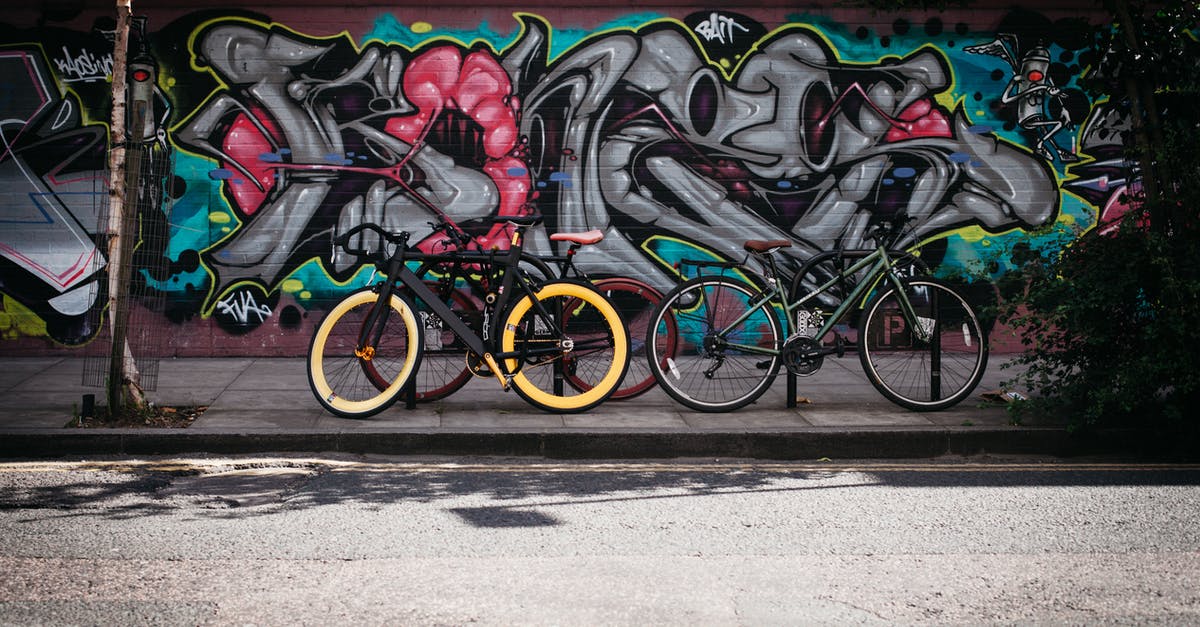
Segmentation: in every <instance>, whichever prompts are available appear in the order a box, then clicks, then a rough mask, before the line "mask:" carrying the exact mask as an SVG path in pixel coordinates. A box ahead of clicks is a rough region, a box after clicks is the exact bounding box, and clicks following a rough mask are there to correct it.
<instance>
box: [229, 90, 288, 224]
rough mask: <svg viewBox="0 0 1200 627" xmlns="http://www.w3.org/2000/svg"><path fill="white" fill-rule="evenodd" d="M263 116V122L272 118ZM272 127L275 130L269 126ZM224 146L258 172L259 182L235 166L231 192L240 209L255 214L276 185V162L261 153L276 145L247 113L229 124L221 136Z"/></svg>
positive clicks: (238, 160)
mask: <svg viewBox="0 0 1200 627" xmlns="http://www.w3.org/2000/svg"><path fill="white" fill-rule="evenodd" d="M259 119H260V120H262V121H263V124H269V118H267V117H266V116H262V117H260V118H259ZM268 130H271V128H270V127H269V126H268ZM221 150H223V151H224V152H225V154H227V155H229V156H230V157H232V158H233V159H234V160H235V161H237V162H238V163H240V164H242V166H243V167H245V168H246V169H247V170H249V171H250V173H251V174H252V175H253V176H254V179H255V181H258V185H255V183H254V181H248V180H246V179H245V178H243V177H242V174H241V173H240V172H238V171H234V170H231V172H232V173H233V176H232V177H231V178H230V179H229V181H228V186H229V187H228V189H229V193H230V195H231V196H232V197H233V201H234V203H235V204H236V205H237V208H238V210H239V211H241V212H242V213H243V214H245V215H247V216H249V215H254V213H255V212H256V211H258V209H259V207H261V206H262V203H263V201H264V200H266V197H267V194H269V193H270V192H271V188H273V187H274V186H275V174H274V170H273V168H272V167H271V166H272V164H270V163H264V162H262V161H261V160H259V158H258V157H259V155H261V154H264V153H268V152H272V151H274V150H275V148H274V147H273V146H272V145H271V142H270V140H269V139H267V138H266V137H265V136H264V135H263V134H262V131H260V130H259V127H258V126H256V125H255V124H254V123H253V122H251V121H250V118H249V117H247V116H246V115H245V114H244V113H243V114H239V115H238V116H237V119H235V120H234V121H233V124H232V125H231V126H230V127H229V132H228V133H226V134H225V136H224V137H223V138H221ZM222 167H224V168H227V167H228V164H222ZM260 185H261V189H260V188H259V186H260Z"/></svg>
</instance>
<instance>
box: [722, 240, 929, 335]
mask: <svg viewBox="0 0 1200 627" xmlns="http://www.w3.org/2000/svg"><path fill="white" fill-rule="evenodd" d="M894 267H895V263H894V262H893V260H892V259H891V257H890V256H889V255H888V253H887V250H886V249H885V248H883V247H882V246H880V247H878V248H876V250H874V251H872V252H871V253H869V254H867V255H866V256H864V257H862V258H861V259H859V260H858V261H856V262H855V263H853V264H852V265H851V266H850V267H849V268H846V269H845V270H842V271H841V272H839V273H838V274H837V275H835V276H834V277H832V278H831V279H829V280H828V281H826V282H825V283H822V284H821V285H819V286H817V287H816V288H814V289H812V290H810V291H809V292H808V293H806V294H805V295H804V296H801V297H800V298H798V299H796V300H795V301H790V302H789V300H788V298H787V297H785V295H784V293H783V289H782V287H781V286H780V282H779V281H778V280H775V281H772V282H770V283H769V284H770V285H771V287H770V289H768V290H765V291H760V292H759V293H758V294H757V298H758V302H757V303H755V304H754V305H753V306H751V307H750V309H749V310H747V311H746V312H745V313H743V314H742V315H741V316H739V317H738V318H737V319H736V320H734V321H733V322H731V323H729V325H728V327H727V328H736V326H737V325H739V324H741V323H742V322H743V321H745V320H746V319H747V318H749V317H750V316H752V315H754V314H755V313H756V312H757V311H759V310H760V309H763V308H765V307H769V306H771V304H772V303H778V304H779V305H781V306H782V308H783V311H784V314H785V315H784V337H791V335H792V334H793V332H794V331H793V326H794V322H793V319H794V314H795V312H796V311H797V310H799V309H800V308H802V307H804V306H805V304H807V303H808V302H809V301H811V300H813V299H814V298H816V297H817V296H819V295H820V294H823V293H824V292H826V291H827V290H829V289H830V288H832V287H833V286H834V285H836V284H837V283H838V282H840V281H842V280H844V279H846V278H848V277H851V276H853V275H855V274H858V273H859V272H861V271H863V270H867V277H868V280H864V281H859V282H857V283H856V284H855V286H854V288H853V289H852V290H851V291H850V294H849V295H847V296H846V298H844V299H843V300H842V302H841V304H839V305H838V306H837V308H836V309H835V310H834V312H833V313H832V314H830V315H829V316H828V317H827V318H826V320H825V322H824V324H822V325H821V328H820V329H818V330H817V334H816V337H817V338H822V337H825V335H826V334H828V333H829V332H830V331H832V330H833V327H834V326H835V325H837V324H838V322H840V321H841V320H842V318H843V317H844V316H845V315H846V314H847V313H848V312H849V311H850V310H851V309H853V308H854V307H855V303H857V302H859V301H860V300H861V299H862V298H863V297H864V296H865V295H866V294H867V293H868V291H869V290H871V289H873V288H874V286H875V285H876V284H877V283H878V282H879V279H881V278H883V279H885V280H887V281H888V282H889V283H890V284H892V286H893V287H895V288H896V293H897V294H898V295H899V300H900V307H901V311H902V312H903V313H904V316H905V318H906V319H907V320H908V322H909V323H914V322H915V321H916V312H915V311H914V310H913V307H912V303H910V302H909V300H908V295H907V294H905V293H904V290H903V289H902V283H901V282H900V278H899V277H898V276H896V273H895V272H894V271H893V268H894ZM772 278H774V277H772ZM771 315H774V314H771ZM913 327H914V328H915V329H917V334H918V337H919V338H920V339H921V340H928V339H929V338H928V333H927V332H926V330H925V329H924V328H922V327H921V325H919V324H914V325H913ZM718 337H722V338H724V337H725V334H724V332H722V333H718ZM730 346H735V347H737V348H738V349H739V350H744V351H746V352H750V353H763V354H775V353H777V352H778V350H770V349H763V348H760V347H757V346H743V345H740V344H732V343H731V344H730Z"/></svg>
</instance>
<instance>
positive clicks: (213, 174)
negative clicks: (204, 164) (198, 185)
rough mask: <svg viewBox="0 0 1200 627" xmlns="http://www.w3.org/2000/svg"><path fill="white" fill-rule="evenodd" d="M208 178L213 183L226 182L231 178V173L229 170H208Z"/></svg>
mask: <svg viewBox="0 0 1200 627" xmlns="http://www.w3.org/2000/svg"><path fill="white" fill-rule="evenodd" d="M208 178H210V179H212V180H214V181H228V180H229V179H231V178H233V172H230V171H229V170H226V169H225V168H219V169H216V170H209V171H208Z"/></svg>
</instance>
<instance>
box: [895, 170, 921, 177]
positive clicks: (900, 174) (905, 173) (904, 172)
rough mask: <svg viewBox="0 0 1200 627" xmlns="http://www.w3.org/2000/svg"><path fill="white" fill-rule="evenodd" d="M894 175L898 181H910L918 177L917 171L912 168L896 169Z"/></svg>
mask: <svg viewBox="0 0 1200 627" xmlns="http://www.w3.org/2000/svg"><path fill="white" fill-rule="evenodd" d="M892 174H893V175H894V176H895V177H896V178H898V179H910V178H912V177H914V176H916V175H917V171H916V170H914V169H912V168H896V169H895V170H892Z"/></svg>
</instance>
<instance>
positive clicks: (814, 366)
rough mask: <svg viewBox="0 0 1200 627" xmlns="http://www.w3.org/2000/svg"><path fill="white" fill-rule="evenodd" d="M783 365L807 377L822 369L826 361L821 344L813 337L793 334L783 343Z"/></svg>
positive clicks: (794, 372)
mask: <svg viewBox="0 0 1200 627" xmlns="http://www.w3.org/2000/svg"><path fill="white" fill-rule="evenodd" d="M780 356H781V357H782V358H783V365H784V367H785V368H787V370H788V372H790V373H792V374H794V375H799V376H801V377H807V376H809V375H811V374H814V373H816V371H818V370H820V369H821V364H822V363H824V361H825V355H824V351H822V350H821V345H820V344H819V343H818V342H817V341H816V340H814V339H813V338H811V337H807V336H804V335H793V336H792V337H790V338H788V340H787V341H786V342H784V343H783V351H782V352H781V354H780Z"/></svg>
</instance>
